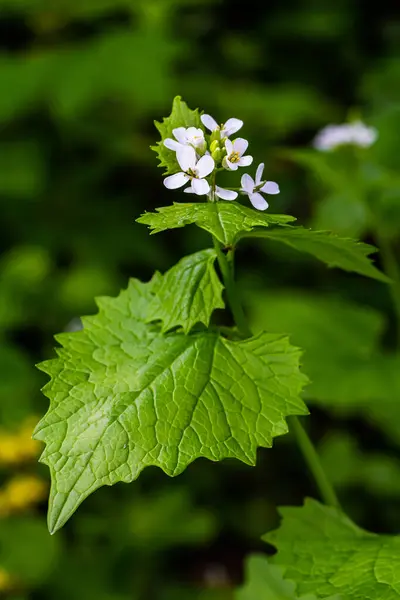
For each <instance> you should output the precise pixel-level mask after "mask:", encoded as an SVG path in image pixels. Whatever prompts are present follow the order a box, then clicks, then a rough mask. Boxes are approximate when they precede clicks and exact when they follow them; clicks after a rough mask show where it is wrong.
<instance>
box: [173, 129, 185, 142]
mask: <svg viewBox="0 0 400 600" xmlns="http://www.w3.org/2000/svg"><path fill="white" fill-rule="evenodd" d="M172 133H173V134H174V136H175V137H176V139H177V140H178V142H180V143H181V144H186V143H187V136H186V127H176V128H175V129H173V130H172Z"/></svg>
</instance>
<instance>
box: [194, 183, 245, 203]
mask: <svg viewBox="0 0 400 600" xmlns="http://www.w3.org/2000/svg"><path fill="white" fill-rule="evenodd" d="M183 191H184V192H186V193H187V194H194V191H193V189H192V186H190V187H187V188H186V189H184V190H183ZM208 195H209V196H210V195H211V190H210V192H209V194H208ZM215 195H216V196H218V198H221V199H222V200H236V198H237V197H238V193H237V192H234V191H233V190H227V189H225V188H222V187H219V185H216V186H215Z"/></svg>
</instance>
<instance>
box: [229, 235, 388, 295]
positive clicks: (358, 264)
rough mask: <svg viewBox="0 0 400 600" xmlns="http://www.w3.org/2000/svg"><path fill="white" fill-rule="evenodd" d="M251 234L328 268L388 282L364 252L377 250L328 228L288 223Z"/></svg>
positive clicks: (369, 252)
mask: <svg viewBox="0 0 400 600" xmlns="http://www.w3.org/2000/svg"><path fill="white" fill-rule="evenodd" d="M246 235H248V234H246V233H245V234H243V235H242V236H241V237H246ZM251 236H252V237H262V238H267V239H269V240H272V241H276V242H282V243H283V244H287V245H288V246H290V247H292V248H294V249H295V250H299V251H300V252H307V254H311V255H312V256H315V258H317V259H318V260H321V261H322V262H324V263H326V264H327V265H328V267H339V268H340V269H344V270H345V271H350V272H353V273H359V274H360V275H365V276H366V277H372V278H373V279H378V280H379V281H384V282H386V283H388V282H390V280H389V278H388V277H387V276H386V275H385V274H384V273H382V272H381V271H378V269H377V268H376V267H375V266H374V265H373V264H372V262H371V260H370V259H369V258H368V255H369V254H371V253H373V252H376V251H377V249H376V248H374V246H370V245H369V244H364V243H363V242H359V241H357V240H353V239H351V238H341V237H339V236H337V235H335V234H334V233H331V232H329V231H314V230H312V229H304V228H303V227H291V226H288V227H284V228H282V229H278V228H276V229H271V230H268V231H264V230H263V231H255V232H252V233H251Z"/></svg>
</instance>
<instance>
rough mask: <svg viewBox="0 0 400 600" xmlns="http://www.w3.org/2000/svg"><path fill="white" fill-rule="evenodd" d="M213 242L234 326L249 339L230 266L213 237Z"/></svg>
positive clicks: (248, 330) (249, 333) (249, 335)
mask: <svg viewBox="0 0 400 600" xmlns="http://www.w3.org/2000/svg"><path fill="white" fill-rule="evenodd" d="M213 241H214V248H215V251H216V253H217V258H218V264H219V268H220V269H221V273H222V279H223V280H224V285H225V290H226V295H227V297H228V302H229V306H230V307H231V311H232V315H233V318H234V320H235V323H236V326H237V328H238V329H239V331H240V333H242V334H243V335H244V336H246V337H251V330H250V327H249V326H248V324H247V320H246V316H245V314H244V311H243V307H242V303H241V302H240V298H239V296H238V293H237V290H236V286H235V281H234V279H233V274H232V268H231V265H230V263H229V262H228V259H227V257H226V256H225V254H224V252H223V250H222V245H221V244H220V242H219V241H218V240H217V238H215V237H214V236H213Z"/></svg>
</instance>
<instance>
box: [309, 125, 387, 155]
mask: <svg viewBox="0 0 400 600" xmlns="http://www.w3.org/2000/svg"><path fill="white" fill-rule="evenodd" d="M377 139H378V131H377V130H376V129H375V127H368V126H367V125H365V124H364V123H362V122H361V121H353V122H352V123H343V124H342V125H327V126H326V127H324V128H323V129H321V131H320V132H319V133H317V135H316V136H315V138H314V141H313V146H314V148H316V149H317V150H322V151H324V152H326V151H328V150H334V149H335V148H337V147H338V146H345V145H349V144H352V145H354V146H359V147H360V148H369V146H372V144H373V143H374V142H376V140H377Z"/></svg>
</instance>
